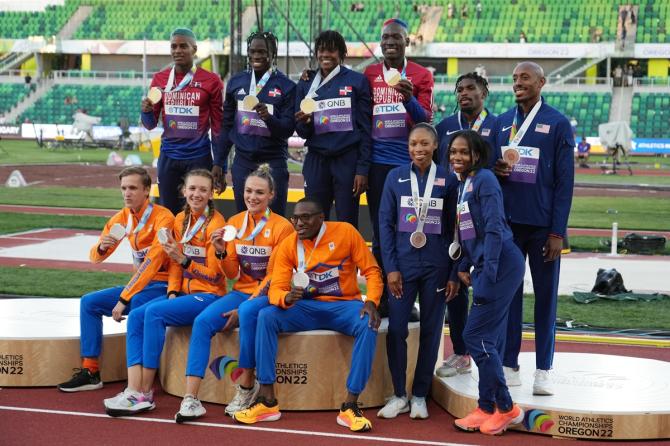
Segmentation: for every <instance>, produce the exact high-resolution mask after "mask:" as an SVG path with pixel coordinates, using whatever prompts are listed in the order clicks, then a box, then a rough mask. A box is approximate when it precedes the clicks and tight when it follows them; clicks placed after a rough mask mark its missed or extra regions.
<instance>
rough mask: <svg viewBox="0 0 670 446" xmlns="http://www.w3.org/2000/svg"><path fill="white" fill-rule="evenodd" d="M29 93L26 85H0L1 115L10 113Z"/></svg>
mask: <svg viewBox="0 0 670 446" xmlns="http://www.w3.org/2000/svg"><path fill="white" fill-rule="evenodd" d="M27 92H28V91H27V89H26V86H25V84H0V113H5V112H7V111H9V110H10V109H11V108H12V107H14V106H15V105H16V104H17V103H18V102H19V101H20V100H21V99H23V97H24V96H25V95H26V93H27Z"/></svg>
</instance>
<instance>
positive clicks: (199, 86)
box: [192, 82, 202, 88]
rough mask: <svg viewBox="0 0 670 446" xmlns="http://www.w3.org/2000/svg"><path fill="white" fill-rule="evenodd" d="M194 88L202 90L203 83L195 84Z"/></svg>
mask: <svg viewBox="0 0 670 446" xmlns="http://www.w3.org/2000/svg"><path fill="white" fill-rule="evenodd" d="M192 85H193V88H202V82H193V84H192Z"/></svg>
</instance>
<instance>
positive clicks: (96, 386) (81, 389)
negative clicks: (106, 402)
mask: <svg viewBox="0 0 670 446" xmlns="http://www.w3.org/2000/svg"><path fill="white" fill-rule="evenodd" d="M98 389H102V381H101V382H99V383H98V384H86V385H83V386H79V387H73V388H71V389H65V388H62V387H58V390H60V391H61V392H67V393H74V392H86V391H87V390H98Z"/></svg>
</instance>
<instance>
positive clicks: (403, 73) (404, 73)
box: [382, 58, 407, 79]
mask: <svg viewBox="0 0 670 446" xmlns="http://www.w3.org/2000/svg"><path fill="white" fill-rule="evenodd" d="M389 71H391V69H390V68H386V64H385V63H383V64H382V73H383V77H384V79H387V75H388V72H389ZM400 79H407V58H405V61H404V62H403V64H402V71H401V72H400Z"/></svg>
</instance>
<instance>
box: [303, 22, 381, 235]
mask: <svg viewBox="0 0 670 446" xmlns="http://www.w3.org/2000/svg"><path fill="white" fill-rule="evenodd" d="M315 48H316V54H317V59H318V62H319V69H318V70H317V71H314V72H308V73H307V74H308V76H309V77H308V79H307V80H306V81H305V80H302V79H301V80H300V81H299V82H298V86H297V88H296V97H295V111H296V115H295V116H296V130H297V132H298V135H300V136H301V137H303V138H305V139H306V140H307V142H306V146H307V147H308V152H307V156H306V157H305V162H304V164H303V168H302V174H303V177H304V178H305V193H306V195H307V196H309V197H311V198H314V199H316V200H318V202H319V203H320V204H321V206H323V210H324V214H325V215H326V217H328V215H330V208H331V207H332V202H333V199H334V200H335V210H336V212H337V220H338V221H346V222H348V223H351V224H352V225H354V226H357V225H358V202H359V196H360V194H362V193H363V192H365V189H367V176H368V170H369V168H370V146H371V142H372V141H371V139H370V110H371V105H370V85H369V84H368V81H367V79H366V78H365V76H363V75H362V74H360V73H357V72H356V71H352V70H350V69H348V68H346V67H345V66H344V65H342V63H343V62H344V57H345V56H346V55H347V45H346V43H345V41H344V38H343V37H342V35H341V34H340V33H338V32H337V31H324V32H322V33H321V34H319V36H318V37H317V38H316V42H315ZM317 75H318V77H319V79H317V81H316V82H315V79H316V78H317ZM319 80H320V82H319ZM317 82H318V83H317ZM308 96H309V97H311V98H312V99H313V100H314V101H316V110H315V111H314V113H304V112H303V111H301V110H300V104H301V102H302V100H303V99H305V98H306V97H308Z"/></svg>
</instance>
